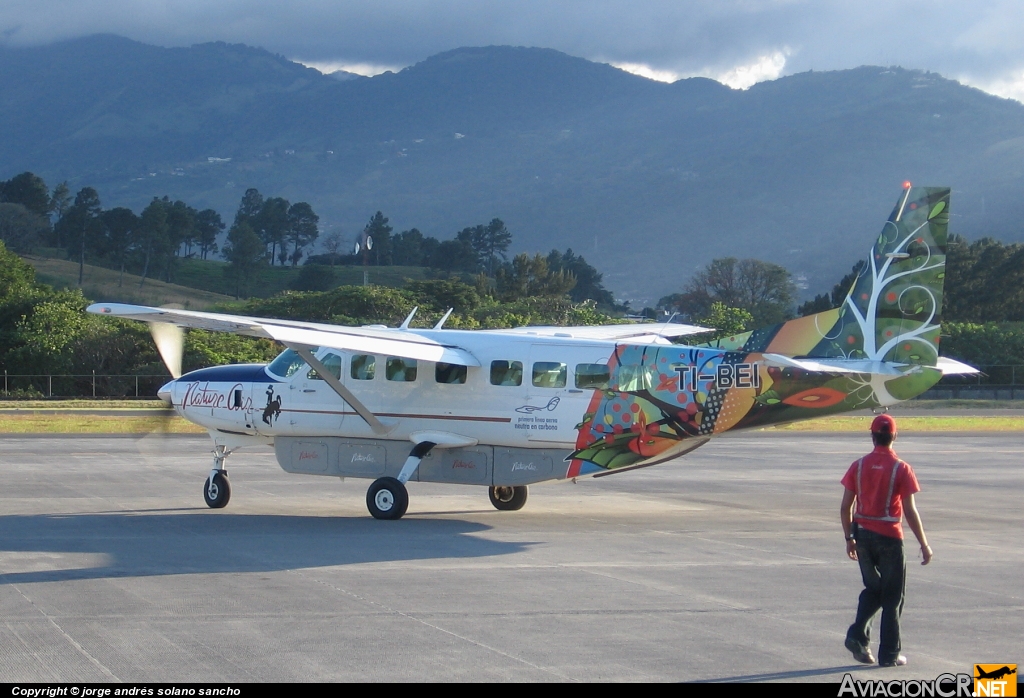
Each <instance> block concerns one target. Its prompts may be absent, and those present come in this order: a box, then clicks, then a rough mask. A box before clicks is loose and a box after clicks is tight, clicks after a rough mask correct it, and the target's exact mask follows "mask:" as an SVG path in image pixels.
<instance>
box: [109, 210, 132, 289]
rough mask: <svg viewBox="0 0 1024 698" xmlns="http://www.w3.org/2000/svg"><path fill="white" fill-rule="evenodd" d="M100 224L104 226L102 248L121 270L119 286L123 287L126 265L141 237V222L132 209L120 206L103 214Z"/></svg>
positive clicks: (118, 278) (118, 279) (118, 280)
mask: <svg viewBox="0 0 1024 698" xmlns="http://www.w3.org/2000/svg"><path fill="white" fill-rule="evenodd" d="M100 222H101V223H102V225H103V228H102V230H103V233H102V247H103V248H104V249H105V250H106V252H107V254H108V255H109V256H110V257H111V258H112V259H113V260H114V262H116V263H117V265H118V267H119V268H120V270H121V273H120V274H119V275H118V277H117V285H118V286H121V284H122V282H123V280H124V268H125V265H126V264H127V263H128V257H129V255H130V253H131V251H132V246H133V245H134V244H135V243H136V241H137V240H138V237H139V234H138V232H139V226H140V224H141V221H140V220H139V217H138V216H136V215H135V213H134V212H133V211H132V210H131V209H128V208H124V207H120V206H119V207H117V208H112V209H110V210H109V211H104V212H103V213H101V214H100Z"/></svg>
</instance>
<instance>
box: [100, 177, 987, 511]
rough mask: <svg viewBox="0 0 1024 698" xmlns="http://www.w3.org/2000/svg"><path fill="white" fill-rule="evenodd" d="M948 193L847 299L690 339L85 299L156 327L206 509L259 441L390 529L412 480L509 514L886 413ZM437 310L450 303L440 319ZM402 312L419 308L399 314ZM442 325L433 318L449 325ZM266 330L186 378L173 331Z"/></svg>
mask: <svg viewBox="0 0 1024 698" xmlns="http://www.w3.org/2000/svg"><path fill="white" fill-rule="evenodd" d="M949 194H950V190H949V189H947V188H926V187H913V188H911V187H910V186H909V184H908V185H905V190H904V191H903V192H902V193H901V195H900V197H899V200H898V201H897V203H896V207H895V208H894V209H893V212H892V215H891V216H890V217H889V220H888V221H887V222H886V223H885V225H884V226H883V228H882V232H881V234H880V235H879V236H878V238H877V240H876V242H875V244H874V247H873V249H872V250H871V256H870V257H869V259H868V260H867V264H865V265H864V266H863V269H862V270H861V272H860V275H859V276H858V278H857V279H856V281H855V282H854V284H853V286H852V288H851V289H850V293H849V295H848V296H847V298H846V301H845V303H844V304H843V305H842V306H841V307H840V308H836V309H834V310H829V311H826V312H823V313H818V314H816V315H810V316H807V317H802V318H798V319H796V320H790V321H788V322H784V323H782V324H780V325H776V326H773V327H767V328H763V329H759V330H754V331H753V332H747V333H744V334H740V335H736V336H733V337H727V338H723V339H720V340H716V341H714V342H711V343H703V344H695V345H691V346H687V345H681V344H673V343H671V342H670V341H669V338H672V337H679V336H683V335H687V334H694V333H697V332H700V331H701V330H702V328H698V327H693V326H686V325H675V324H630V325H609V326H596V327H521V328H517V329H512V330H477V331H460V330H446V329H443V324H444V319H442V320H441V321H440V322H439V323H437V325H436V326H435V327H434V328H433V329H430V330H423V329H414V328H412V327H410V326H409V325H410V321H411V319H412V315H410V316H409V318H407V319H406V321H405V322H404V323H403V324H402V326H401V327H398V328H386V327H380V326H369V327H341V326H335V325H326V324H317V323H309V322H294V321H288V320H273V319H264V318H253V317H243V316H237V315H224V314H215V313H202V312H190V311H186V310H172V309H164V308H150V307H142V306H133V305H121V304H115V303H98V304H95V305H92V306H90V307H89V312H93V313H99V314H103V315H111V316H115V317H122V318H129V319H133V320H141V321H145V322H148V323H151V327H152V329H153V335H154V338H155V339H156V341H157V346H158V347H159V348H160V351H161V354H162V355H163V356H164V359H165V360H166V361H167V363H168V367H169V368H170V369H171V373H172V375H173V376H174V380H172V381H170V382H169V383H167V385H165V386H164V387H163V388H161V390H160V393H159V394H160V396H161V397H162V398H163V399H164V400H166V401H167V402H169V403H171V404H172V405H173V406H174V409H175V410H176V411H177V412H178V413H179V414H180V415H181V416H182V417H184V418H185V419H188V420H190V421H192V422H195V423H196V424H199V425H201V426H203V427H205V428H207V429H208V430H209V433H210V437H211V438H212V439H213V445H214V449H213V453H214V458H213V462H214V464H213V470H212V471H211V472H210V475H209V478H208V479H207V481H206V484H205V487H204V490H203V492H204V496H205V498H206V502H207V504H208V505H209V506H211V507H215V508H218V507H223V506H224V505H226V504H227V502H228V498H229V497H230V486H229V483H228V479H227V471H226V470H225V468H224V462H225V459H226V458H227V456H228V455H229V454H231V453H232V452H233V451H235V450H236V449H238V448H241V447H244V446H252V445H261V444H262V445H268V446H272V447H273V448H274V450H275V453H276V456H277V461H278V463H279V464H280V465H281V467H282V468H283V469H284V470H286V471H287V472H290V473H302V474H307V475H326V476H334V477H343V478H344V477H357V478H371V479H373V483H372V484H371V485H370V488H369V490H368V491H367V494H366V504H367V507H368V509H369V510H370V513H371V514H372V515H373V516H374V517H376V518H378V519H398V518H401V517H402V516H403V515H404V514H405V512H406V508H407V507H408V503H409V497H408V491H407V489H406V483H407V482H409V481H410V480H414V481H419V482H445V483H460V484H467V485H482V486H486V487H488V488H489V492H490V499H491V502H492V504H493V505H494V506H495V507H496V508H498V509H506V510H514V509H519V508H521V507H522V506H523V504H524V503H525V502H526V496H527V486H528V485H531V484H533V483H537V482H542V481H546V480H558V479H574V478H578V477H584V476H594V477H601V476H605V475H609V474H613V473H618V472H623V471H626V470H630V469H635V468H641V467H645V466H649V465H654V464H656V463H661V462H664V461H667V460H670V459H672V458H676V457H677V456H680V455H682V454H684V453H686V452H688V451H692V450H693V449H695V448H697V447H699V446H701V445H702V444H704V443H706V442H707V441H708V440H709V439H711V438H712V437H714V436H717V435H719V434H722V433H724V432H727V431H730V430H736V429H750V428H759V427H764V426H767V425H772V424H779V423H784V422H792V421H796V420H801V419H811V418H814V417H821V416H824V415H829V414H835V413H838V412H846V411H850V410H859V409H864V408H876V407H886V406H889V405H892V404H894V403H896V402H899V401H901V400H906V399H908V398H912V397H914V396H916V395H919V394H921V393H922V392H924V391H925V390H927V389H928V388H930V387H931V386H932V385H934V384H935V383H936V382H937V381H938V380H939V379H940V378H941V377H942V376H943V375H944V374H950V373H970V372H975V369H973V368H971V367H969V366H966V365H964V364H960V363H957V362H955V361H951V360H949V359H944V358H940V357H939V355H938V342H939V311H940V308H941V303H942V282H943V277H944V276H945V249H946V228H947V224H948V221H949ZM449 312H451V311H449ZM413 313H415V310H413ZM445 317H446V318H447V316H445ZM183 327H188V328H201V329H204V330H214V331H221V332H234V333H237V334H243V335H248V336H252V337H266V338H270V339H274V340H276V341H278V342H280V343H281V344H283V345H284V346H285V347H286V349H285V351H284V352H283V353H282V354H281V355H280V356H278V357H277V358H276V359H275V360H274V361H273V362H271V363H270V364H268V365H262V364H260V365H232V366H218V367H213V368H205V369H201V370H198V371H193V372H191V373H188V374H186V375H181V371H180V361H181V330H180V328H183Z"/></svg>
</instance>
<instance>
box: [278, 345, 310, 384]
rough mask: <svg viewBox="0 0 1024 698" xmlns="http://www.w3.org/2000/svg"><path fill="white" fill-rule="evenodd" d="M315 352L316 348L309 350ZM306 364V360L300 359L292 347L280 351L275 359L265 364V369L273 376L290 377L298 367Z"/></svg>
mask: <svg viewBox="0 0 1024 698" xmlns="http://www.w3.org/2000/svg"><path fill="white" fill-rule="evenodd" d="M311 351H312V352H313V353H316V349H315V348H314V349H312V350H311ZM305 365H306V362H305V361H303V360H302V357H301V356H299V355H298V354H297V353H296V352H295V351H294V350H292V349H285V350H284V351H283V352H281V353H280V354H279V355H278V357H277V358H276V359H274V360H273V361H271V362H270V365H269V366H267V370H268V371H270V372H271V373H273V374H274V375H275V376H279V377H281V378H291V377H292V376H294V375H295V374H296V373H297V372H298V370H299V369H300V368H302V367H303V366H305Z"/></svg>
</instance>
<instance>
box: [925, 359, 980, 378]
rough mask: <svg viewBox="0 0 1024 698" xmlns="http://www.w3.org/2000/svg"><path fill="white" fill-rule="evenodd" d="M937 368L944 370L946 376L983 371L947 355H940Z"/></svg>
mask: <svg viewBox="0 0 1024 698" xmlns="http://www.w3.org/2000/svg"><path fill="white" fill-rule="evenodd" d="M935 368H937V369H939V370H940V371H942V375H944V376H969V375H971V374H974V373H981V371H979V370H978V369H976V368H974V366H968V365H967V364H965V363H960V362H959V361H957V360H956V359H950V358H948V357H946V356H940V357H939V360H938V362H937V363H936V364H935Z"/></svg>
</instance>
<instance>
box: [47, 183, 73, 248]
mask: <svg viewBox="0 0 1024 698" xmlns="http://www.w3.org/2000/svg"><path fill="white" fill-rule="evenodd" d="M69 208H71V189H69V188H68V183H67V182H61V183H60V184H58V185H57V186H55V187H54V188H53V193H52V194H51V195H50V206H49V207H48V209H47V213H48V214H49V215H50V216H56V217H57V220H56V221H54V224H56V223H59V222H60V219H61V218H63V217H64V214H65V213H67V212H68V209H69ZM57 247H60V241H59V240H58V242H57Z"/></svg>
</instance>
